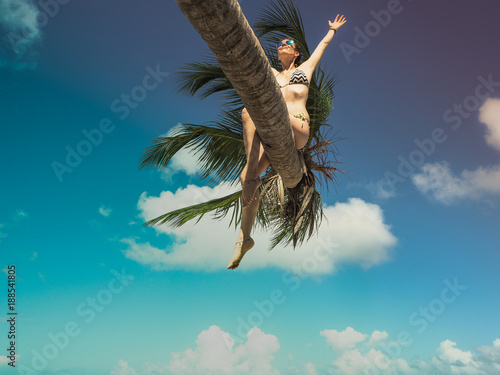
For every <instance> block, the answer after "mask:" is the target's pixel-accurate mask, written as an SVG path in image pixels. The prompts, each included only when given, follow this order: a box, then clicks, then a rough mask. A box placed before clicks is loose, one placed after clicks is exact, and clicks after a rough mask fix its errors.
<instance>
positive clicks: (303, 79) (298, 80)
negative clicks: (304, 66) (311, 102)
mask: <svg viewBox="0 0 500 375" xmlns="http://www.w3.org/2000/svg"><path fill="white" fill-rule="evenodd" d="M278 74H279V73H278ZM278 74H276V75H275V77H277V76H278ZM299 84H300V85H306V86H309V81H308V79H307V76H306V74H305V73H304V72H303V71H302V70H300V69H295V71H294V72H293V74H292V76H291V77H290V81H288V83H286V84H284V85H283V86H282V85H280V87H281V88H283V87H287V86H288V85H299Z"/></svg>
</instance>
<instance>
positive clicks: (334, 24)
mask: <svg viewBox="0 0 500 375" xmlns="http://www.w3.org/2000/svg"><path fill="white" fill-rule="evenodd" d="M346 22H347V20H346V19H345V17H344V16H343V15H342V16H341V15H340V14H337V17H335V21H333V22H332V21H330V20H328V24H329V25H330V29H336V30H338V29H339V27H340V26H342V25H343V24H344V23H346Z"/></svg>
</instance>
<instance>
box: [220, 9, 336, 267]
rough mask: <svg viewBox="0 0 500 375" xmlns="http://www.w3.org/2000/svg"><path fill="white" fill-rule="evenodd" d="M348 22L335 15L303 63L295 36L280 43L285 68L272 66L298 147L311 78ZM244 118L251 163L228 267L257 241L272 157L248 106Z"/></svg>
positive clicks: (305, 129)
mask: <svg viewBox="0 0 500 375" xmlns="http://www.w3.org/2000/svg"><path fill="white" fill-rule="evenodd" d="M344 23H346V19H345V18H344V16H340V15H339V14H337V17H335V21H334V22H331V21H328V24H329V26H330V30H329V31H328V33H327V34H326V36H325V37H324V38H323V40H322V41H321V42H320V43H319V44H318V46H317V47H316V49H315V50H314V52H313V53H312V55H311V56H310V57H309V59H308V60H306V61H304V62H303V63H300V58H301V54H300V51H299V49H298V47H297V45H296V44H295V42H294V41H293V40H291V39H284V40H282V41H281V42H280V43H278V45H277V49H278V59H279V61H280V62H281V66H282V68H283V69H282V71H281V72H278V71H277V70H276V69H274V68H271V69H272V70H273V72H274V74H275V77H276V80H277V81H278V84H279V85H280V87H281V92H282V93H283V97H284V98H285V102H286V105H287V108H288V113H289V115H290V124H291V125H292V132H293V137H294V140H295V147H296V148H297V149H301V148H303V147H304V146H305V145H306V144H307V141H308V140H309V121H310V119H309V114H308V113H307V110H306V102H307V95H308V93H309V82H310V81H311V77H312V75H313V72H314V70H315V69H316V66H317V65H318V63H319V61H320V60H321V57H322V56H323V53H324V52H325V49H326V47H327V46H328V44H330V42H331V41H332V38H333V36H334V35H335V33H336V31H337V29H338V28H339V27H340V26H342V25H343V24H344ZM241 118H242V121H243V141H244V143H245V152H246V155H247V164H246V165H245V168H243V171H242V172H241V176H240V178H241V184H242V187H243V191H242V195H241V199H242V203H243V209H242V218H241V229H240V233H239V235H238V240H237V242H236V245H235V247H234V250H233V255H232V257H231V261H230V262H229V265H228V266H227V268H228V269H235V268H236V267H238V265H239V263H240V261H241V259H242V258H243V256H244V255H245V253H246V252H247V251H248V250H250V249H251V248H252V247H253V245H254V241H253V239H252V237H250V232H251V230H252V227H253V223H254V221H255V217H256V215H257V211H258V209H259V191H258V187H259V186H260V184H261V181H260V175H261V174H262V173H263V172H264V171H265V170H266V168H267V167H268V166H269V159H268V157H267V155H266V153H265V152H264V148H263V147H262V144H261V142H260V138H259V136H258V134H257V132H256V130H255V125H254V123H253V121H252V119H251V118H250V116H249V115H248V112H247V110H246V109H243V112H242V114H241Z"/></svg>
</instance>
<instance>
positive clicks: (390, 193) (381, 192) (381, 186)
mask: <svg viewBox="0 0 500 375" xmlns="http://www.w3.org/2000/svg"><path fill="white" fill-rule="evenodd" d="M365 188H366V189H367V190H368V191H369V192H370V193H372V194H373V196H375V198H379V199H388V198H393V197H395V196H396V190H395V189H394V187H391V186H390V185H389V183H388V182H387V180H386V179H385V178H384V179H382V180H379V181H377V182H370V183H369V184H367V185H366V186H365Z"/></svg>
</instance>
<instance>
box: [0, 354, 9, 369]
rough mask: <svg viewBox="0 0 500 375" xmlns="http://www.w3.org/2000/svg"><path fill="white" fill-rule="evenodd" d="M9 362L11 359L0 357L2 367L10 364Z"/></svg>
mask: <svg viewBox="0 0 500 375" xmlns="http://www.w3.org/2000/svg"><path fill="white" fill-rule="evenodd" d="M9 361H10V360H9V358H7V357H6V356H4V355H0V367H2V366H4V365H7V363H9Z"/></svg>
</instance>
